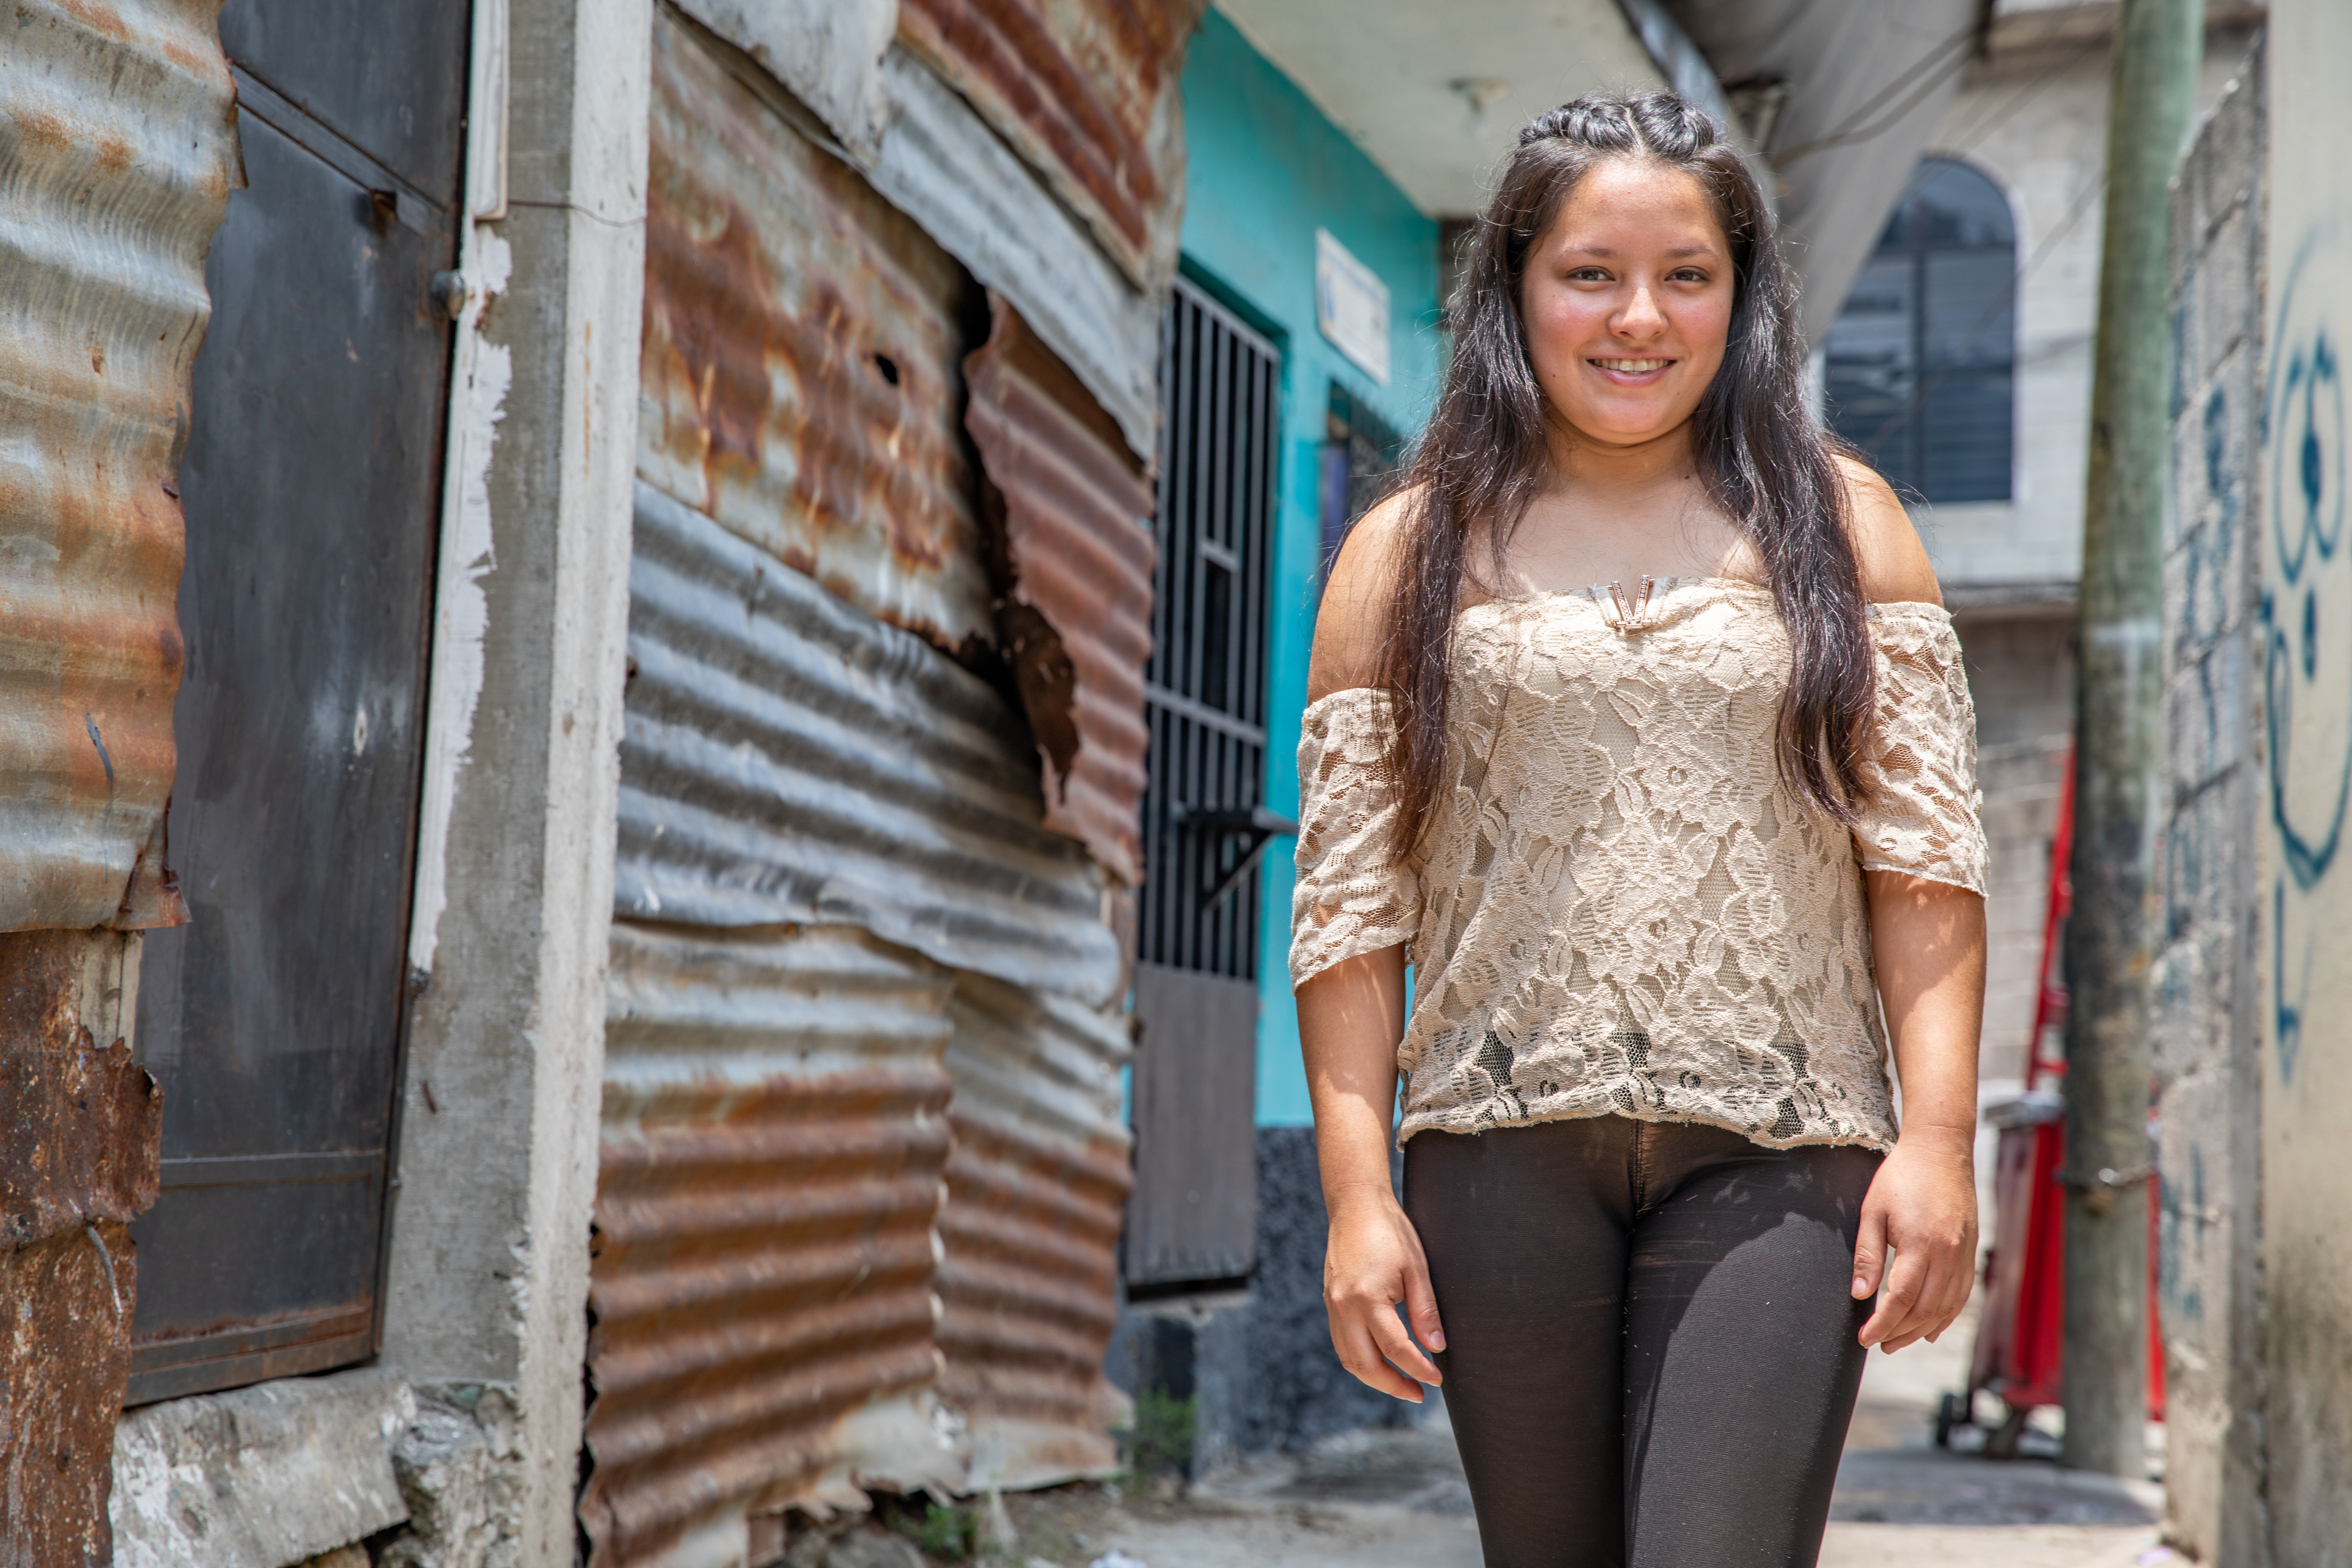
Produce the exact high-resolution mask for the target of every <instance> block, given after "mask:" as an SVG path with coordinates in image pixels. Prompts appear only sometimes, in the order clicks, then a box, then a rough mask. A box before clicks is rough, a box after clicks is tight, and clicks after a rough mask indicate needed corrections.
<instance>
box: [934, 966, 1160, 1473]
mask: <svg viewBox="0 0 2352 1568" xmlns="http://www.w3.org/2000/svg"><path fill="white" fill-rule="evenodd" d="M949 1013H950V1017H951V1018H952V1019H953V1020H954V1024H955V1034H954V1037H953V1041H952V1043H951V1044H950V1047H949V1048H948V1057H947V1061H948V1068H949V1072H950V1076H951V1078H952V1079H953V1080H954V1084H955V1098H954V1100H953V1101H952V1103H951V1107H950V1121H951V1122H952V1124H953V1126H954V1131H955V1142H954V1147H953V1150H952V1152H950V1154H949V1156H948V1164H947V1184H948V1196H947V1204H946V1206H945V1208H944V1209H943V1211H942V1212H941V1214H940V1235H941V1238H942V1239H943V1240H944V1242H945V1243H946V1258H945V1261H944V1262H943V1263H942V1264H941V1266H940V1300H941V1301H942V1302H943V1303H944V1306H945V1309H946V1310H945V1315H944V1316H943V1317H942V1318H941V1320H940V1349H941V1350H943V1351H944V1352H946V1354H947V1369H946V1373H945V1374H944V1375H943V1376H942V1377H941V1379H940V1397H941V1398H942V1399H943V1400H944V1401H945V1402H946V1404H947V1405H949V1407H950V1408H951V1409H953V1410H954V1411H955V1412H957V1413H958V1414H959V1415H961V1416H962V1418H963V1420H964V1423H965V1430H964V1442H965V1446H966V1448H967V1450H968V1453H969V1466H970V1468H969V1471H968V1473H967V1477H966V1482H965V1484H966V1485H967V1486H968V1487H969V1488H971V1489H975V1490H977V1489H983V1488H988V1487H1007V1488H1010V1487H1026V1486H1040V1485H1045V1484H1046V1483H1048V1482H1053V1481H1061V1480H1067V1479H1070V1478H1071V1477H1073V1476H1081V1475H1093V1474H1100V1473H1102V1472H1104V1471H1106V1470H1108V1469H1111V1468H1116V1466H1117V1463H1118V1452H1117V1449H1116V1447H1114V1445H1113V1444H1112V1442H1111V1439H1110V1428H1111V1426H1113V1424H1114V1422H1115V1419H1116V1416H1117V1411H1118V1395H1117V1394H1114V1393H1113V1392H1112V1390H1111V1388H1110V1385H1109V1384H1108V1382H1106V1381H1105V1379H1104V1377H1103V1373H1102V1363H1103V1352H1104V1351H1105V1350H1106V1349H1107V1348H1108V1345H1109V1342H1110V1332H1111V1329H1112V1326H1113V1325H1114V1323H1115V1322H1116V1321H1117V1318H1118V1304H1117V1299H1116V1286H1115V1284H1114V1279H1113V1276H1114V1274H1115V1273H1116V1270H1117V1248H1118V1227H1119V1215H1120V1211H1121V1208H1122V1207H1123V1205H1125V1204H1126V1201H1127V1192H1128V1187H1129V1171H1128V1133H1127V1128H1126V1126H1125V1124H1124V1122H1123V1121H1122V1120H1121V1117H1120V1114H1119V1109H1120V1108H1119V1099H1120V1095H1119V1069H1120V1068H1122V1067H1124V1066H1125V1065H1126V1063H1127V1058H1128V1055H1129V1044H1128V1031H1127V1020H1126V1018H1125V1017H1124V1016H1122V1015H1120V1014H1118V1013H1115V1012H1112V1011H1109V1010H1107V1009H1101V1008H1094V1007H1089V1006H1087V1005H1085V1004H1083V1003H1080V1002H1077V1001H1076V1000H1075V999H1072V998H1069V997H1066V996H1055V995H1053V994H1047V993H1040V992H1036V991H1028V990H1023V989H1021V988H1019V987H1015V986H1010V985H1005V984H1002V983H1000V982H997V981H992V980H990V979H988V978H986V977H984V976H982V975H977V974H962V975H959V976H957V978H956V987H955V995H954V998H953V1000H952V1002H951V1003H950V1009H949Z"/></svg>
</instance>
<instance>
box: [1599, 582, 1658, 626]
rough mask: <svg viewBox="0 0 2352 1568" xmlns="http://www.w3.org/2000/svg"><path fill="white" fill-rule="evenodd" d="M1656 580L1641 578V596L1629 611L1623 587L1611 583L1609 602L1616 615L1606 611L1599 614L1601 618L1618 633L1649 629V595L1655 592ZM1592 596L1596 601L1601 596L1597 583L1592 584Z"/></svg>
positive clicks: (1650, 623) (1650, 624) (1651, 623)
mask: <svg viewBox="0 0 2352 1568" xmlns="http://www.w3.org/2000/svg"><path fill="white" fill-rule="evenodd" d="M1657 586H1658V580H1657V579H1656V578H1655V577H1646V576H1645V577H1643V579H1642V596H1641V597H1640V598H1639V599H1637V600H1635V601H1634V602H1633V607H1632V608H1631V609H1628V608H1627V607H1626V605H1625V590H1624V587H1623V585H1622V584H1618V583H1614V582H1612V583H1611V584H1609V602H1610V603H1611V604H1612V605H1615V606H1616V610H1617V613H1616V614H1615V615H1613V616H1612V615H1611V614H1610V613H1609V612H1608V611H1606V610H1603V611H1601V618H1602V619H1604V620H1606V621H1607V622H1608V623H1609V624H1610V626H1612V627H1614V628H1615V629H1616V630H1617V631H1618V632H1620V633H1632V632H1638V631H1646V630H1648V629H1649V627H1650V626H1652V625H1654V622H1653V621H1652V620H1651V618H1650V599H1651V595H1653V594H1654V593H1655V592H1656V589H1657ZM1592 596H1593V597H1594V598H1596V599H1597V598H1599V597H1600V596H1601V584H1598V583H1595V584H1592Z"/></svg>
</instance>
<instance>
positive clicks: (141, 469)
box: [0, 0, 236, 1568]
mask: <svg viewBox="0 0 2352 1568" xmlns="http://www.w3.org/2000/svg"><path fill="white" fill-rule="evenodd" d="M217 9H218V6H217V0H214V3H210V4H208V3H206V0H180V3H176V4H174V3H168V0H117V3H116V4H113V5H76V4H67V3H62V0H21V3H20V4H18V5H16V7H15V10H14V14H13V16H11V18H10V26H9V32H8V41H7V44H6V46H5V50H0V757H4V758H5V765H0V931H6V932H12V933H17V934H13V935H9V936H7V937H5V939H0V1302H5V1303H6V1304H7V1306H8V1311H7V1314H6V1317H7V1329H6V1331H5V1333H0V1563H8V1564H11V1565H14V1564H17V1563H25V1564H35V1563H37V1564H41V1565H42V1568H47V1564H50V1563H105V1562H108V1561H110V1560H111V1556H112V1539H111V1533H110V1530H109V1527H108V1523H107V1515H106V1502H107V1494H108V1491H109V1489H110V1479H111V1474H112V1457H113V1430H114V1419H115V1415H116V1413H117V1412H118V1411H119V1410H120V1409H121V1403H122V1392H123V1385H124V1383H125V1381H126V1380H127V1378H128V1377H129V1374H130V1370H131V1353H130V1330H131V1311H132V1310H133V1307H134V1306H135V1303H136V1297H137V1286H138V1270H137V1264H136V1260H135V1258H133V1256H132V1248H131V1242H130V1237H129V1236H128V1233H127V1232H126V1230H125V1225H126V1223H127V1222H128V1221H129V1220H131V1218H132V1217H133V1216H134V1215H137V1214H139V1213H140V1212H141V1211H142V1210H144V1209H145V1208H147V1207H148V1206H149V1205H152V1203H153V1202H154V1201H155V1194H156V1182H157V1160H158V1157H159V1145H160V1141H161V1131H162V1115H161V1112H162V1100H161V1097H160V1096H159V1095H158V1093H157V1092H156V1089H155V1083H154V1080H153V1079H152V1078H150V1077H149V1076H148V1075H147V1074H146V1072H145V1071H143V1070H142V1069H141V1068H138V1067H137V1066H135V1065H134V1064H133V1063H132V1061H131V1053H130V1051H129V1050H128V1049H127V1048H126V1047H124V1045H123V1043H122V1037H123V1036H124V1034H126V1033H127V1032H128V1030H129V1018H128V1016H127V1014H126V1011H125V1007H124V1003H125V1000H126V996H127V993H128V992H129V991H131V990H135V986H136V979H135V976H136V972H137V971H136V965H137V962H138V960H137V956H136V953H135V951H134V948H135V944H134V943H133V942H131V940H130V939H128V938H125V937H121V936H118V935H115V934H113V933H112V932H110V931H105V930H102V929H100V930H95V931H93V930H92V929H90V928H104V927H108V926H112V927H115V928H117V929H137V928H142V927H152V926H158V925H168V924H173V923H175V922H177V921H180V920H182V919H184V918H185V917H184V913H183V910H182V907H181V902H180V897H179V894H178V891H177V890H176V889H174V888H173V885H172V883H171V880H170V877H169V873H168V871H167V870H166V868H165V866H164V858H163V851H164V821H163V816H164V807H165V804H166V802H167V801H168V800H169V798H170V795H171V791H172V775H173V767H174V764H175V762H176V752H175V748H174V745H173V734H172V706H173V698H174V697H175V696H176V694H177V692H178V689H179V683H180V674H181V666H182V658H183V652H182V645H181V639H180V630H179V621H178V614H177V607H176V592H177V588H178V584H179V578H180V563H181V557H182V550H183V532H184V531H183V525H182V520H181V515H180V505H179V498H178V485H177V470H178V464H179V460H180V454H181V451H182V448H183V447H184V444H185V442H186V439H187V432H188V386H189V372H190V368H191V366H192V365H193V364H194V360H195V354H196V349H197V347H198V345H199V344H201V343H202V342H203V341H204V334H205V321H206V320H207V319H208V317H209V316H210V313H211V305H210V300H209V299H208V297H207V295H206V293H205V279H204V258H205V249H206V247H208V246H209V245H210V244H211V243H212V237H213V234H214V231H215V230H216V229H217V228H218V227H219V226H220V222H221V216H222V214H223V213H224V212H225V211H226V207H227V203H228V194H229V189H230V185H231V184H232V183H233V181H234V179H235V177H236V132H235V118H234V117H235V109H234V96H235V95H234V90H233V89H232V87H231V85H230V78H229V68H228V62H227V60H226V59H225V58H223V57H222V54H221V49H220V42H219V38H218V36H217V35H216V33H215V30H214V27H213V16H214V13H215V10H217ZM44 928H68V929H63V930H59V929H44Z"/></svg>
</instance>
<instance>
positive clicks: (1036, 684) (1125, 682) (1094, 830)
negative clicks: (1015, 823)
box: [964, 299, 1156, 886]
mask: <svg viewBox="0 0 2352 1568" xmlns="http://www.w3.org/2000/svg"><path fill="white" fill-rule="evenodd" d="M991 308H992V312H993V318H994V330H993V331H992V332H991V334H990V336H989V340H988V342H987V345H986V346H985V347H983V348H982V349H980V350H978V351H976V352H975V353H972V354H971V356H970V358H968V359H967V360H966V361H965V372H964V374H965V376H966V378H967V380H968V381H969V382H970V384H971V405H970V408H969V411H968V412H967V414H966V416H965V422H966V424H967V426H969V428H970V429H971V437H972V442H973V444H974V445H975V446H976V447H978V448H979V450H980V455H981V462H982V468H983V469H984V471H985V473H986V475H987V478H988V481H989V485H990V487H991V489H992V500H991V503H990V505H989V508H988V511H989V515H990V518H991V521H992V522H993V523H995V524H996V525H997V538H996V541H995V542H996V553H997V558H998V571H999V574H1000V576H1001V578H1002V579H1003V582H1004V585H1005V593H1004V604H1003V607H1002V608H1001V609H1000V611H999V616H998V622H999V626H1000V631H1001V639H1002V642H1003V647H1004V648H1005V651H1006V653H1007V654H1008V655H1009V656H1010V658H1011V659H1012V662H1013V672H1014V677H1015V683H1016V685H1017V687H1018V689H1019V690H1020V693H1021V699H1022V703H1023V706H1024V708H1025V709H1026V710H1027V711H1028V715H1029V724H1030V728H1031V730H1032V731H1034V733H1035V735H1036V737H1037V744H1038V750H1039V752H1040V753H1041V757H1042V761H1043V763H1044V765H1045V822H1046V826H1050V827H1053V828H1055V830H1056V831H1059V832H1063V833H1066V834H1068V835H1070V836H1071V837H1074V838H1076V839H1078V840H1079V841H1080V842H1082V843H1084V844H1085V845H1086V846H1087V848H1088V849H1090V850H1092V851H1093V853H1094V856H1095V858H1097V859H1098V860H1100V861H1101V862H1102V863H1103V864H1104V865H1105V866H1107V867H1108V868H1110V870H1111V871H1112V872H1113V873H1114V874H1115V875H1117V876H1118V877H1119V878H1120V879H1123V880H1124V881H1126V882H1127V883H1128V884H1129V886H1133V885H1135V884H1136V883H1138V882H1139V881H1141V879H1142V873H1143V848H1142V830H1141V826H1140V819H1139V813H1140V811H1141V807H1142V801H1143V791H1144V786H1145V784H1146V782H1147V778H1146V773H1145V768H1144V756H1145V750H1146V747H1147V746H1148V744H1149V742H1150V731H1149V729H1148V727H1147V725H1146V723H1145V720H1144V713H1143V667H1144V664H1145V662H1146V661H1147V660H1148V659H1149V658H1150V655H1151V598H1152V595H1151V574H1152V565H1153V562H1154V560H1155V556H1156V552H1155V548H1154V546H1153V543H1152V538H1151V531H1150V517H1151V510H1152V505H1153V500H1152V494H1151V489H1150V486H1149V485H1148V484H1147V483H1146V481H1145V478H1144V475H1143V474H1142V472H1141V471H1140V470H1139V468H1137V467H1136V465H1135V463H1134V461H1133V459H1132V458H1130V457H1129V453H1128V449H1127V447H1126V444H1125V443H1124V442H1123V441H1122V440H1121V439H1120V438H1119V436H1118V427H1117V426H1115V425H1114V424H1113V423H1112V422H1111V419H1110V416H1108V414H1106V413H1105V412H1104V411H1103V409H1102V407H1101V406H1100V405H1098V404H1097V403H1096V402H1095V401H1094V399H1093V398H1092V397H1091V396H1089V395H1087V391H1086V389H1085V388H1084V387H1083V386H1082V385H1081V384H1079V382H1078V379H1077V377H1076V376H1075V375H1073V374H1071V373H1070V371H1069V369H1068V367H1067V366H1066V365H1064V364H1063V363H1061V361H1060V360H1058V359H1056V358H1055V356H1054V354H1053V353H1052V352H1051V351H1050V350H1048V349H1047V348H1046V347H1045V345H1044V344H1043V343H1041V342H1038V341H1037V339H1036V337H1035V335H1034V333H1032V332H1031V331H1029V330H1028V328H1027V327H1026V326H1025V325H1024V323H1023V322H1022V321H1021V318H1020V316H1019V314H1018V313H1017V312H1016V311H1014V310H1013V308H1012V307H1011V306H1009V305H1007V304H1006V303H1005V302H1004V301H1003V300H1001V299H992V300H991Z"/></svg>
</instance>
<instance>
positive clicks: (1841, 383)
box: [1824, 158, 2017, 501]
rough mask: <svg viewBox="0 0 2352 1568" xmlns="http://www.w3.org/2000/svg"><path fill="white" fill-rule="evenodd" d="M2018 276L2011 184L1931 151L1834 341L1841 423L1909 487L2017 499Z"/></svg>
mask: <svg viewBox="0 0 2352 1568" xmlns="http://www.w3.org/2000/svg"><path fill="white" fill-rule="evenodd" d="M2016 279H2017V231H2016V228H2015V226H2013V225H2012V224H2011V221H2010V216H2009V203H2008V201H2007V200H2006V199H2005V198H2003V196H2002V195H2001V194H2000V187H1999V186H1997V185H1995V184H1993V183H1992V182H1991V181H1990V180H1989V179H1987V178H1986V177H1985V176H1984V175H1983V174H1979V172H1978V171H1977V170H1975V169H1973V168H1970V167H1969V165H1968V164H1966V163H1958V162H1956V161H1955V160H1953V159H1950V158H1923V159H1921V160H1920V161H1919V167H1918V170H1917V172H1916V173H1915V174H1913V175H1912V176H1911V184H1910V187H1909V188H1908V189H1906V191H1905V192H1904V193H1903V199H1902V200H1901V201H1900V202H1898V203H1897V204H1895V214H1894V216H1892V217H1890V218H1889V219H1887V223H1886V231H1885V233H1884V234H1882V235H1881V236H1880V237H1879V240H1878V248H1877V249H1876V250H1875V251H1874V252H1873V253H1872V255H1871V258H1870V260H1869V262H1868V263H1867V264H1866V265H1864V268H1863V269H1862V275H1861V276H1860V277H1858V278H1856V279H1854V283H1853V290H1852V291H1851V292H1850V293H1848V294H1847V296H1846V301H1845V308H1844V310H1841V311H1840V312H1839V313H1838V319H1837V321H1835V323H1833V324H1832V326H1831V328H1830V331H1829V340H1828V342H1827V343H1826V344H1825V345H1824V346H1825V347H1826V349H1827V351H1828V353H1827V358H1828V362H1829V363H1828V367H1827V368H1828V383H1829V384H1828V393H1829V402H1830V417H1831V422H1832V425H1833V426H1835V427H1836V430H1837V433H1838V434H1839V435H1841V436H1843V437H1845V438H1846V439H1847V440H1848V441H1851V442H1853V444H1854V445H1855V446H1856V447H1861V448H1862V450H1863V451H1864V453H1865V454H1867V455H1868V457H1869V458H1870V460H1871V461H1872V462H1874V463H1875V464H1876V465H1877V466H1878V470H1879V472H1881V473H1883V474H1885V476H1886V478H1887V479H1889V480H1890V481H1891V482H1892V483H1893V484H1894V485H1895V488H1896V489H1898V490H1903V491H1906V492H1913V493H1916V494H1917V495H1920V496H1924V497H1925V498H1926V499H1927V500H1930V501H2000V500H2009V499H2010V446H2011V388H2012V385H2013V384H2014V380H2015V376H2016V371H2017V290H2016Z"/></svg>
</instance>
